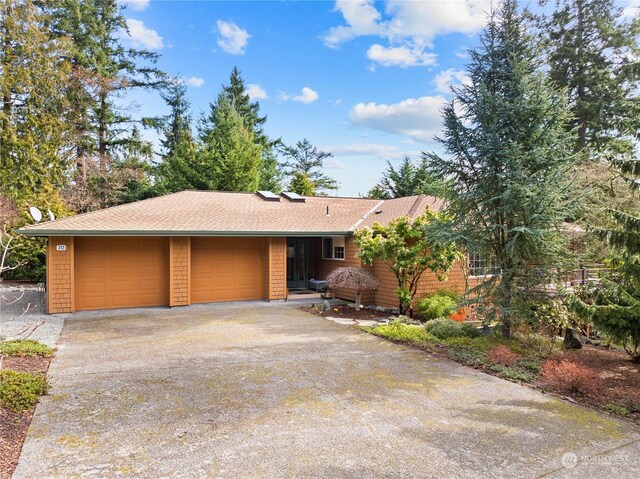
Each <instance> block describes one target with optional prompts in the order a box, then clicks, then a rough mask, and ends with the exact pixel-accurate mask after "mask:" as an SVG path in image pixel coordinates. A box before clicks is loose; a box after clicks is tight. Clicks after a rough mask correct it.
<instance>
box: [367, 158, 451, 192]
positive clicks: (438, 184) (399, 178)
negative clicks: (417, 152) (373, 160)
mask: <svg viewBox="0 0 640 479" xmlns="http://www.w3.org/2000/svg"><path fill="white" fill-rule="evenodd" d="M376 186H377V187H378V189H375V190H372V191H370V192H369V194H370V195H372V194H373V195H376V196H375V197H377V198H380V199H389V198H402V197H403V196H412V195H421V194H425V195H430V196H443V195H444V193H445V190H446V182H443V181H440V180H437V179H435V178H434V177H433V176H432V175H430V174H429V171H428V160H427V158H422V160H421V162H420V164H418V165H415V164H414V163H413V162H412V161H411V159H410V158H409V157H408V156H405V157H404V159H403V160H402V163H401V164H400V167H399V168H398V169H395V168H394V167H393V165H392V164H391V162H390V161H387V169H386V170H385V171H384V173H383V176H382V180H381V181H380V183H379V184H378V185H376Z"/></svg>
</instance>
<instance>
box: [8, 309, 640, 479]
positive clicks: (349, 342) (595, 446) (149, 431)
mask: <svg viewBox="0 0 640 479" xmlns="http://www.w3.org/2000/svg"><path fill="white" fill-rule="evenodd" d="M49 373H50V374H49V377H50V382H51V392H50V395H49V396H47V397H45V398H43V400H42V402H41V404H40V405H39V406H38V408H37V410H36V414H35V417H34V419H33V422H32V425H31V430H30V432H29V435H28V437H27V441H26V443H25V446H24V448H23V452H22V456H21V458H20V463H19V465H18V468H17V470H16V473H15V476H14V477H15V478H17V479H21V478H32V477H60V478H62V477H64V478H66V477H80V476H95V477H185V478H187V477H229V478H235V477H243V478H244V477H269V478H270V477H276V478H278V477H327V478H338V477H407V478H410V477H416V478H417V477H420V478H423V477H436V476H437V477H464V478H467V477H469V478H472V477H532V478H533V477H539V476H542V475H545V474H548V475H549V477H564V476H565V475H566V476H567V477H572V476H573V475H575V476H580V477H581V478H582V479H584V478H587V477H600V478H601V477H612V476H615V477H617V478H618V479H622V478H624V477H630V478H631V477H634V478H635V477H636V473H637V466H638V463H637V461H638V457H640V443H639V442H638V439H640V435H639V434H638V431H637V430H636V429H634V428H633V426H632V425H629V424H624V423H620V422H618V421H616V420H614V419H611V418H608V417H605V416H601V415H599V414H597V413H595V412H592V411H589V410H586V409H583V408H581V407H578V406H573V405H570V404H568V403H565V402H562V401H558V400H555V399H552V398H550V397H547V396H544V395H543V394H541V393H539V392H537V391H534V390H531V389H528V388H525V387H521V386H519V385H517V384H513V383H510V382H507V381H504V380H501V379H498V378H495V377H492V376H489V375H486V374H483V373H481V372H478V371H475V370H473V369H470V368H466V367H464V366H460V365H458V364H455V363H452V362H449V361H446V360H440V359H436V358H433V357H431V356H429V355H427V354H424V353H422V352H420V351H415V350H412V349H410V348H407V347H404V346H401V345H396V344H392V343H390V342H388V341H385V340H382V339H380V338H376V337H373V336H371V335H368V334H365V333H362V332H360V331H358V330H357V329H355V328H348V327H345V326H341V325H337V324H334V323H332V322H329V321H326V320H324V319H322V318H320V317H318V316H313V315H310V314H306V313H304V312H301V311H300V310H299V309H298V305H294V304H278V303H270V304H268V303H262V302H259V303H238V304H217V305H200V306H193V307H188V308H182V309H173V310H169V309H144V310H135V311H134V310H130V311H115V312H97V313H82V314H76V315H74V316H72V317H70V318H69V319H67V322H66V324H65V328H64V331H63V334H62V337H61V341H60V346H59V352H58V353H57V356H56V358H55V360H54V361H53V363H52V365H51V368H50V370H49ZM574 457H575V461H574Z"/></svg>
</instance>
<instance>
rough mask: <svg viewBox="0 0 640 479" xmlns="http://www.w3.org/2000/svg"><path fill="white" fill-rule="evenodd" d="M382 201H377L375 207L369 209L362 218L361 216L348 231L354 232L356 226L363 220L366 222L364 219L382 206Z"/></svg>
mask: <svg viewBox="0 0 640 479" xmlns="http://www.w3.org/2000/svg"><path fill="white" fill-rule="evenodd" d="M384 201H385V200H380V201H378V202H377V203H376V204H375V206H374V207H373V208H371V209H370V210H369V211H367V212H366V213H365V214H364V216H363V217H362V218H360V219H359V220H358V221H356V222H355V224H354V225H353V226H352V227H351V228H349V231H355V229H356V228H357V227H358V226H359V225H360V224H361V223H362V222H363V221H364V220H366V219H367V218H368V217H369V215H370V214H371V213H373V212H374V211H376V210H377V209H378V208H379V207H380V206H381V205H382V204H384Z"/></svg>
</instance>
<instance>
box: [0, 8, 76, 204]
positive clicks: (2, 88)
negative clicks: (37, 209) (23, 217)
mask: <svg viewBox="0 0 640 479" xmlns="http://www.w3.org/2000/svg"><path fill="white" fill-rule="evenodd" d="M50 21H51V12H50V10H49V9H48V8H47V7H46V6H36V4H35V2H32V1H28V0H27V1H17V0H6V1H4V2H2V3H1V4H0V98H1V99H2V108H0V185H2V189H3V193H4V194H5V195H6V196H7V197H9V198H10V199H11V200H13V201H14V202H16V203H17V204H18V206H19V207H20V208H23V207H24V206H25V204H26V203H27V202H33V203H34V204H35V202H39V205H41V206H44V205H45V203H46V204H47V206H48V207H52V209H54V210H57V209H59V208H61V205H60V200H59V198H58V194H57V191H58V190H59V189H60V188H62V187H63V186H64V185H65V183H66V181H67V180H66V175H67V173H68V171H69V155H68V150H67V145H68V137H69V128H68V126H67V122H66V121H65V120H66V117H65V115H66V113H67V110H68V102H67V98H66V97H65V95H64V94H63V91H64V87H65V85H66V82H67V78H68V74H69V71H70V66H69V63H68V62H67V61H66V59H65V57H66V54H67V52H68V51H69V49H70V44H69V42H68V41H67V40H66V39H63V38H59V39H56V40H54V41H51V40H50V38H49V34H48V25H49V23H50ZM40 200H42V201H40Z"/></svg>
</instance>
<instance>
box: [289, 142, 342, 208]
mask: <svg viewBox="0 0 640 479" xmlns="http://www.w3.org/2000/svg"><path fill="white" fill-rule="evenodd" d="M280 151H281V153H282V155H283V156H284V158H285V162H284V167H285V174H286V175H288V176H291V177H292V179H291V182H290V183H289V188H292V184H293V181H294V180H296V184H298V183H299V182H300V178H301V177H302V176H304V177H305V178H306V179H307V180H308V181H310V182H311V184H312V185H313V193H312V194H311V195H308V196H312V195H317V194H318V193H322V192H323V190H324V191H326V190H337V189H338V182H337V181H336V180H334V179H333V178H330V177H329V176H327V175H325V174H324V173H323V172H322V169H323V166H324V161H325V160H326V159H327V158H331V157H332V156H333V155H332V154H331V153H329V152H326V151H320V150H318V148H317V147H315V146H313V145H312V144H311V143H310V142H309V140H307V139H306V138H305V139H303V140H302V141H299V142H297V143H296V144H295V145H294V146H284V145H283V146H282V147H281V148H280ZM301 175H302V176H301ZM296 178H297V179H296ZM293 186H295V185H293ZM299 194H300V193H299Z"/></svg>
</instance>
